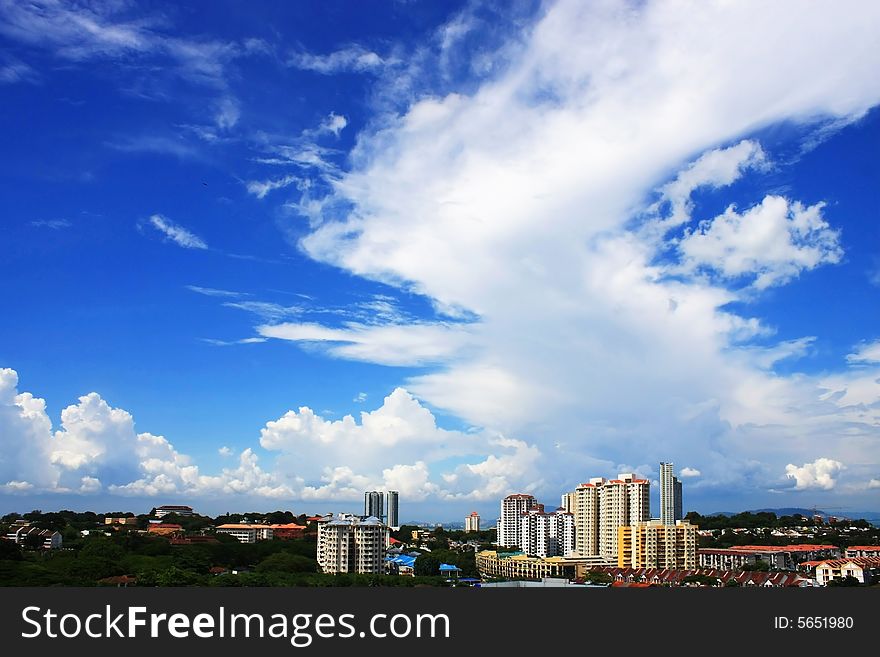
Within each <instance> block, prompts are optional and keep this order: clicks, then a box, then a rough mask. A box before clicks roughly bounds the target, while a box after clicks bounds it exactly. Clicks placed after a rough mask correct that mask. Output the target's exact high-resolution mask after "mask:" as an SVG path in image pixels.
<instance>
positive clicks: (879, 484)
mask: <svg viewBox="0 0 880 657" xmlns="http://www.w3.org/2000/svg"><path fill="white" fill-rule="evenodd" d="M868 488H869V489H871V490H873V489H875V488H880V479H871V480H870V481H869V482H868Z"/></svg>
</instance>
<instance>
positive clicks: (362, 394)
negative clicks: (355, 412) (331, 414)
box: [352, 392, 367, 404]
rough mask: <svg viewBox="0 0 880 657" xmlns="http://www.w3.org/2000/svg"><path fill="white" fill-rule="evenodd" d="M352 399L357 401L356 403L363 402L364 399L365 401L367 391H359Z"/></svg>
mask: <svg viewBox="0 0 880 657" xmlns="http://www.w3.org/2000/svg"><path fill="white" fill-rule="evenodd" d="M352 401H353V402H357V403H358V404H363V403H364V402H365V401H367V393H365V392H359V393H358V394H356V395H355V396H354V399H352Z"/></svg>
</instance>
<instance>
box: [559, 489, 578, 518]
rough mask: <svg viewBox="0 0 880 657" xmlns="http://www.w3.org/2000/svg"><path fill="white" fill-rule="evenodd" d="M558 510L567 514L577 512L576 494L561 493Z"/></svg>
mask: <svg viewBox="0 0 880 657" xmlns="http://www.w3.org/2000/svg"><path fill="white" fill-rule="evenodd" d="M559 508H560V509H562V510H563V511H567V512H568V513H575V512H576V511H577V494H576V493H563V494H562V500H561V503H560V505H559Z"/></svg>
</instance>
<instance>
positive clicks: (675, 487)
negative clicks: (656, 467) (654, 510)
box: [660, 463, 683, 525]
mask: <svg viewBox="0 0 880 657" xmlns="http://www.w3.org/2000/svg"><path fill="white" fill-rule="evenodd" d="M672 465H673V464H672V463H661V464H660V522H662V523H663V524H664V525H674V524H675V521H676V520H681V519H682V517H683V516H682V504H681V482H680V481H679V480H678V477H676V476H675V474H674V471H673V468H672Z"/></svg>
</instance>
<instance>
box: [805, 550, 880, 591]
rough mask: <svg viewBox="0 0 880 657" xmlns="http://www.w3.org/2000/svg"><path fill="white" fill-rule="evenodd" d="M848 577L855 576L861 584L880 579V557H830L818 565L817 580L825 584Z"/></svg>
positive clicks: (871, 582)
mask: <svg viewBox="0 0 880 657" xmlns="http://www.w3.org/2000/svg"><path fill="white" fill-rule="evenodd" d="M846 577H855V578H856V579H857V580H858V581H859V583H860V584H873V583H874V582H877V581H880V557H853V558H852V559H830V560H827V561H823V562H821V563H819V564H817V565H816V581H818V582H819V584H821V585H823V586H828V583H829V582H831V581H832V580H835V579H845V578H846Z"/></svg>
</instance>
